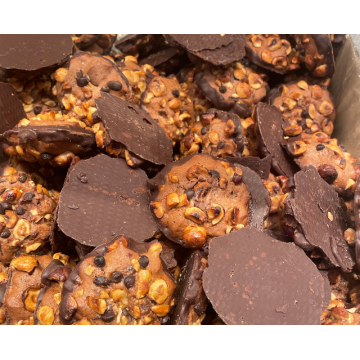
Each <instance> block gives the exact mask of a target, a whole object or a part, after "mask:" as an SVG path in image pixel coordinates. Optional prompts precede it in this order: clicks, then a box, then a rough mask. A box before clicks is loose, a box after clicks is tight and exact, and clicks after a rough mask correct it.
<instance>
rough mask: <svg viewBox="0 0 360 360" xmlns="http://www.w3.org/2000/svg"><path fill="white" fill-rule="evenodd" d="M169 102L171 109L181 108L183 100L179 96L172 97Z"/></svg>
mask: <svg viewBox="0 0 360 360" xmlns="http://www.w3.org/2000/svg"><path fill="white" fill-rule="evenodd" d="M168 104H169V108H170V109H171V110H179V109H180V108H181V100H180V99H179V98H173V99H171V100H170V101H169V102H168Z"/></svg>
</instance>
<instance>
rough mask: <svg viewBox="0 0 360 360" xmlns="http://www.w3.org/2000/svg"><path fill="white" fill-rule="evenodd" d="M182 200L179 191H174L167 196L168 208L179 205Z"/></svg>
mask: <svg viewBox="0 0 360 360" xmlns="http://www.w3.org/2000/svg"><path fill="white" fill-rule="evenodd" d="M179 202H180V200H179V196H178V194H177V193H175V192H173V193H170V194H168V195H167V196H166V206H167V208H168V209H170V210H171V209H173V208H175V207H177V206H178V204H179Z"/></svg>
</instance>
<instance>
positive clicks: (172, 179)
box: [168, 171, 179, 183]
mask: <svg viewBox="0 0 360 360" xmlns="http://www.w3.org/2000/svg"><path fill="white" fill-rule="evenodd" d="M168 178H169V181H170V182H172V183H177V182H179V179H178V177H177V176H176V175H173V173H172V172H171V171H170V172H169V174H168Z"/></svg>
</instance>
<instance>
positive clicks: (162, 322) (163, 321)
mask: <svg viewBox="0 0 360 360" xmlns="http://www.w3.org/2000/svg"><path fill="white" fill-rule="evenodd" d="M159 320H160V323H161V325H165V324H167V323H168V322H169V321H170V316H169V315H166V316H163V317H161V318H160V319H159Z"/></svg>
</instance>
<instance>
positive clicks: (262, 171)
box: [226, 155, 272, 180]
mask: <svg viewBox="0 0 360 360" xmlns="http://www.w3.org/2000/svg"><path fill="white" fill-rule="evenodd" d="M271 159H272V156H271V155H268V156H266V157H265V158H263V159H260V158H258V157H256V156H244V157H240V158H236V159H232V158H226V160H227V161H229V162H231V163H237V164H241V165H243V166H246V167H248V168H250V169H251V170H253V171H255V172H256V173H257V174H258V175H259V176H260V177H261V178H262V179H264V180H266V179H268V178H269V174H270V167H271Z"/></svg>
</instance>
